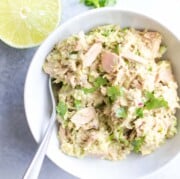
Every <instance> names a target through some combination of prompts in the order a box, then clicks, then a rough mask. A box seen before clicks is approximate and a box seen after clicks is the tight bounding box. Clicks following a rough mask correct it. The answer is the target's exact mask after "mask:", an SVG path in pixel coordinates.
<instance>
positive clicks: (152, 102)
mask: <svg viewBox="0 0 180 179" xmlns="http://www.w3.org/2000/svg"><path fill="white" fill-rule="evenodd" d="M145 96H146V98H147V101H146V103H145V108H146V109H148V110H151V109H157V108H161V107H168V102H167V101H166V100H165V99H164V98H163V97H158V98H157V97H155V96H154V94H153V93H151V92H146V93H145Z"/></svg>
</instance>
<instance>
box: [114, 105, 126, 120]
mask: <svg viewBox="0 0 180 179" xmlns="http://www.w3.org/2000/svg"><path fill="white" fill-rule="evenodd" d="M115 116H116V117H118V118H126V117H127V110H126V108H123V107H121V108H118V109H117V110H116V114H115Z"/></svg>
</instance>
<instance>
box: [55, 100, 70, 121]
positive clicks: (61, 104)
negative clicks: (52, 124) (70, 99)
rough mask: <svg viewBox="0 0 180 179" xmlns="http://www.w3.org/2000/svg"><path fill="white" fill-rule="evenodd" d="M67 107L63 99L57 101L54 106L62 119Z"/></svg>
mask: <svg viewBox="0 0 180 179" xmlns="http://www.w3.org/2000/svg"><path fill="white" fill-rule="evenodd" d="M67 110H68V107H67V105H66V104H65V103H64V102H63V101H59V103H58V105H57V106H56V111H57V113H58V115H60V116H61V117H62V118H63V119H64V115H65V114H66V113H67Z"/></svg>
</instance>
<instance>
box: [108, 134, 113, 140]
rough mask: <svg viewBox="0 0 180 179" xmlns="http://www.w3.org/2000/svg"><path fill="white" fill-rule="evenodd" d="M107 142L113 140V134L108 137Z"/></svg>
mask: <svg viewBox="0 0 180 179" xmlns="http://www.w3.org/2000/svg"><path fill="white" fill-rule="evenodd" d="M109 140H110V141H112V140H114V134H113V133H112V134H111V135H110V136H109Z"/></svg>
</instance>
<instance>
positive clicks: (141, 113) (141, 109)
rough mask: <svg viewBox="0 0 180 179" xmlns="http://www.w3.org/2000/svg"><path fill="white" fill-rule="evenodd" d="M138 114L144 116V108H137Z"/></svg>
mask: <svg viewBox="0 0 180 179" xmlns="http://www.w3.org/2000/svg"><path fill="white" fill-rule="evenodd" d="M136 116H137V117H140V118H142V117H143V116H144V114H143V108H137V109H136Z"/></svg>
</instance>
